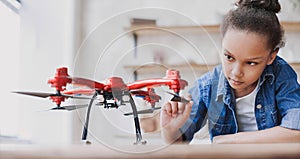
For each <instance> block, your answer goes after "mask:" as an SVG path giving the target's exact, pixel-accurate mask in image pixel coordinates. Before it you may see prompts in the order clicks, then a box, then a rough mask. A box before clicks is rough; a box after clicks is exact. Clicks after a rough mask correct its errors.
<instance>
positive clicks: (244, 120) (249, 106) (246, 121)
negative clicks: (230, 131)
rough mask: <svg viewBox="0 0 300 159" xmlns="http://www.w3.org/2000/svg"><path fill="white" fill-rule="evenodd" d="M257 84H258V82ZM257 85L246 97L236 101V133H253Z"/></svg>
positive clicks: (255, 126) (255, 127)
mask: <svg viewBox="0 0 300 159" xmlns="http://www.w3.org/2000/svg"><path fill="white" fill-rule="evenodd" d="M258 83H259V82H258ZM257 89H258V85H257V86H256V88H255V89H254V90H253V91H252V92H251V93H249V94H248V95H246V96H244V97H241V98H237V99H236V108H235V110H236V119H237V122H238V131H239V132H241V131H255V130H257V123H256V118H255V112H254V110H255V97H256V94H257Z"/></svg>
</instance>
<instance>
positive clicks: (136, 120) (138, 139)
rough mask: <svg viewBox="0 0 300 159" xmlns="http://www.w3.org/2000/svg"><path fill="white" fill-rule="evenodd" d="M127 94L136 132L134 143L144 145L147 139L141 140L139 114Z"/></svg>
mask: <svg viewBox="0 0 300 159" xmlns="http://www.w3.org/2000/svg"><path fill="white" fill-rule="evenodd" d="M129 96H130V100H129V102H130V105H131V108H132V112H133V118H134V124H135V133H136V142H135V143H134V144H135V145H138V144H142V145H145V144H146V143H147V141H145V140H143V138H142V133H141V127H140V122H139V116H138V112H137V109H136V105H135V103H134V100H133V98H132V96H131V95H129Z"/></svg>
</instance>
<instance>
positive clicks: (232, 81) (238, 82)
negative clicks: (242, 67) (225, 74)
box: [230, 79, 243, 85]
mask: <svg viewBox="0 0 300 159" xmlns="http://www.w3.org/2000/svg"><path fill="white" fill-rule="evenodd" d="M230 82H231V83H232V84H234V85H240V84H242V83H243V82H240V81H236V80H233V79H230Z"/></svg>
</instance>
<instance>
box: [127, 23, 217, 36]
mask: <svg viewBox="0 0 300 159" xmlns="http://www.w3.org/2000/svg"><path fill="white" fill-rule="evenodd" d="M219 27H220V26H219V25H203V26H156V25H132V26H131V27H129V28H126V29H125V30H126V31H129V32H133V33H135V34H137V35H157V34H162V33H196V32H198V33H206V32H210V33H219Z"/></svg>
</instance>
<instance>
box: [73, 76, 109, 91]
mask: <svg viewBox="0 0 300 159" xmlns="http://www.w3.org/2000/svg"><path fill="white" fill-rule="evenodd" d="M72 82H73V84H79V85H85V86H88V87H89V88H96V89H98V90H103V89H104V88H105V86H106V85H104V84H102V83H99V82H96V81H93V80H89V79H85V78H79V77H73V78H72Z"/></svg>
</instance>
